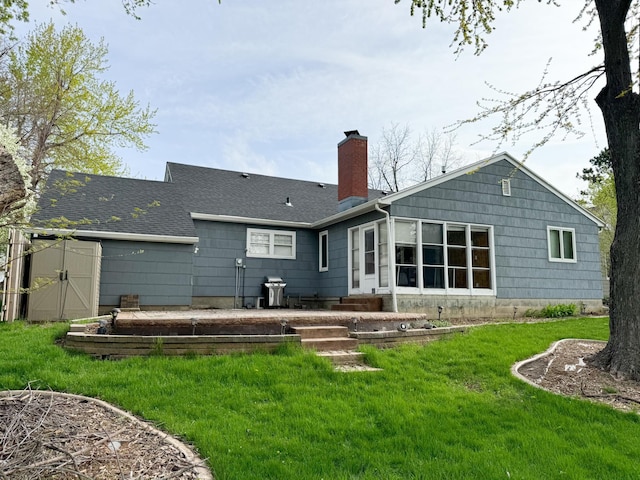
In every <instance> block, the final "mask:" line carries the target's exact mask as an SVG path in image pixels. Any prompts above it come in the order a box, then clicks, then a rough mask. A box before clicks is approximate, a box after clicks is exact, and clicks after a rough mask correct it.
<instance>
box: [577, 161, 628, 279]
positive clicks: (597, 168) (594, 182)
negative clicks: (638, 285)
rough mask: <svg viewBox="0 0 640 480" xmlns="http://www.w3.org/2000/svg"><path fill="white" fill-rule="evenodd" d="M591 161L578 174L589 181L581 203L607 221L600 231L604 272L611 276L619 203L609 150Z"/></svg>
mask: <svg viewBox="0 0 640 480" xmlns="http://www.w3.org/2000/svg"><path fill="white" fill-rule="evenodd" d="M589 163H591V165H592V166H591V167H589V168H584V169H582V173H581V174H578V178H581V179H582V180H584V181H586V182H588V187H587V190H585V191H583V192H581V194H582V197H583V200H582V201H581V203H583V204H584V205H585V206H586V207H587V208H588V209H589V210H591V211H592V212H593V213H594V215H596V216H597V217H598V218H600V219H602V220H603V221H604V223H605V227H604V228H603V229H602V230H601V232H600V259H601V263H602V270H603V273H604V274H605V275H607V276H610V275H611V258H610V251H611V244H612V243H613V235H614V232H615V230H616V219H617V212H618V205H617V202H616V185H615V182H614V179H613V171H612V170H611V156H610V155H609V150H608V149H604V150H603V151H602V152H600V153H599V154H598V155H596V156H595V157H593V158H592V159H591V160H589Z"/></svg>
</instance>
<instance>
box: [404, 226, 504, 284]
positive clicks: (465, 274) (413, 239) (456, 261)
mask: <svg viewBox="0 0 640 480" xmlns="http://www.w3.org/2000/svg"><path fill="white" fill-rule="evenodd" d="M395 234H396V242H395V251H396V282H397V283H396V285H397V286H398V287H420V289H421V290H423V291H425V292H426V291H433V292H434V293H435V291H437V290H445V291H448V290H452V291H453V290H467V291H473V292H476V293H481V291H482V290H484V291H486V292H485V293H490V292H491V291H492V289H493V288H494V286H493V274H492V270H491V269H492V252H491V245H492V240H491V227H484V226H479V225H469V224H460V223H446V222H443V223H436V222H422V221H419V220H416V221H409V220H396V221H395ZM416 244H417V245H419V246H420V249H419V250H417V249H416V248H415V247H416ZM416 274H417V278H414V275H416Z"/></svg>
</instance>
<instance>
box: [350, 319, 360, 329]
mask: <svg viewBox="0 0 640 480" xmlns="http://www.w3.org/2000/svg"><path fill="white" fill-rule="evenodd" d="M351 321H352V322H353V331H354V332H357V331H358V319H357V318H356V317H353V318H352V319H351Z"/></svg>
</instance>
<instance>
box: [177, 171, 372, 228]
mask: <svg viewBox="0 0 640 480" xmlns="http://www.w3.org/2000/svg"><path fill="white" fill-rule="evenodd" d="M166 177H167V180H169V181H171V182H173V183H174V184H175V185H176V186H177V187H178V188H179V189H180V192H181V194H182V196H183V202H184V205H185V207H186V208H187V209H188V210H189V211H190V212H192V213H204V214H210V215H229V216H236V217H245V218H260V219H266V220H279V221H290V222H305V223H312V222H315V221H318V220H321V219H323V218H327V217H329V216H331V215H334V214H336V213H338V186H337V185H332V184H320V183H318V182H309V181H303V180H293V179H289V178H280V177H270V176H266V175H256V174H253V173H250V174H243V172H234V171H230V170H220V169H215V168H207V167H197V166H192V165H184V164H180V163H172V162H169V163H167V176H166ZM381 196H382V192H380V191H377V190H369V199H370V200H372V199H374V198H378V197H381ZM287 199H289V203H291V206H288V205H286V202H287Z"/></svg>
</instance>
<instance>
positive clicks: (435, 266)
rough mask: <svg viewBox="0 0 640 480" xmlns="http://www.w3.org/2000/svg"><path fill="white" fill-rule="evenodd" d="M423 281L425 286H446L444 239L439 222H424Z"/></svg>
mask: <svg viewBox="0 0 640 480" xmlns="http://www.w3.org/2000/svg"><path fill="white" fill-rule="evenodd" d="M422 283H423V286H424V287H425V288H444V240H443V237H442V225H440V224H437V223H423V224H422Z"/></svg>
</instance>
